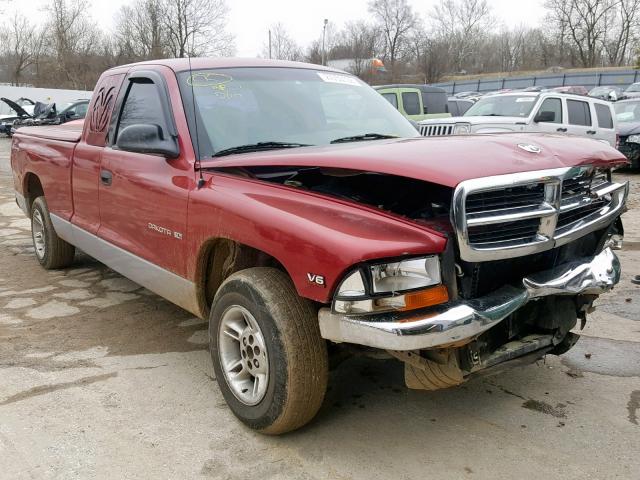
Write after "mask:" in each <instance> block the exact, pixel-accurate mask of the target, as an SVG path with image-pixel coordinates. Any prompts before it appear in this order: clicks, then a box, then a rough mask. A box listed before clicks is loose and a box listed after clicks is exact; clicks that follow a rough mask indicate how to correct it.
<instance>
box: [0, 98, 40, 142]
mask: <svg viewBox="0 0 640 480" xmlns="http://www.w3.org/2000/svg"><path fill="white" fill-rule="evenodd" d="M0 100H1V101H2V102H3V103H4V105H5V106H6V107H5V108H6V109H7V110H6V111H4V112H3V113H2V114H1V115H0V133H4V134H5V135H11V127H12V126H13V124H14V122H15V121H16V120H22V119H24V118H31V117H32V116H33V109H34V107H35V102H34V101H33V100H30V99H28V98H19V99H18V100H16V101H13V100H9V99H8V98H0Z"/></svg>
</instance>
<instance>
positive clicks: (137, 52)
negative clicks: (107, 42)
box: [115, 0, 167, 60]
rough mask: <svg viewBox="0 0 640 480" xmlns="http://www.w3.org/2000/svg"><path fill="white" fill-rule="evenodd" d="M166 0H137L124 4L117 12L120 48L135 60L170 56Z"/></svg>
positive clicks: (122, 53) (116, 29)
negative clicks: (167, 49)
mask: <svg viewBox="0 0 640 480" xmlns="http://www.w3.org/2000/svg"><path fill="white" fill-rule="evenodd" d="M163 20H164V18H163V9H162V0H137V1H136V2H135V3H133V4H132V5H123V6H122V7H121V8H120V10H119V11H118V13H117V14H116V21H115V24H116V25H115V33H116V35H115V36H116V40H117V44H116V48H117V49H118V50H119V52H120V53H121V55H123V56H125V57H127V58H130V59H131V60H151V59H155V58H163V57H165V56H166V54H167V52H166V47H165V44H166V40H167V39H166V35H165V34H164V31H163V23H162V22H163Z"/></svg>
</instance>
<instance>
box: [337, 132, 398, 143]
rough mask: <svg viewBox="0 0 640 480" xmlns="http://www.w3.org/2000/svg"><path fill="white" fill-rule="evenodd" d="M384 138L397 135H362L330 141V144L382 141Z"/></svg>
mask: <svg viewBox="0 0 640 480" xmlns="http://www.w3.org/2000/svg"><path fill="white" fill-rule="evenodd" d="M384 138H398V137H397V135H384V134H382V133H364V134H362V135H353V136H351V137H342V138H336V139H335V140H331V143H347V142H364V141H367V140H382V139H384Z"/></svg>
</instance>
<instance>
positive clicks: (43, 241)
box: [31, 197, 76, 270]
mask: <svg viewBox="0 0 640 480" xmlns="http://www.w3.org/2000/svg"><path fill="white" fill-rule="evenodd" d="M31 237H32V238H33V248H34V250H35V254H36V258H37V259H38V262H40V265H42V266H43V267H44V268H45V269H47V270H53V269H56V268H65V267H68V266H69V265H71V264H72V263H73V258H74V256H75V253H76V249H75V247H74V246H73V245H71V244H70V243H67V242H65V241H64V240H62V239H61V238H60V237H58V234H57V233H56V231H55V229H54V228H53V224H52V223H51V217H50V215H49V208H48V207H47V202H46V200H45V199H44V197H38V198H36V199H35V200H34V201H33V205H32V206H31Z"/></svg>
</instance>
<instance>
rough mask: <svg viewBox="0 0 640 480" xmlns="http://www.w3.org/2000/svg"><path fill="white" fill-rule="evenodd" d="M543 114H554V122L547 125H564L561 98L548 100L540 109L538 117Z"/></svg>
mask: <svg viewBox="0 0 640 480" xmlns="http://www.w3.org/2000/svg"><path fill="white" fill-rule="evenodd" d="M542 112H552V113H553V115H554V116H553V121H550V122H547V123H562V101H561V100H560V99H559V98H547V99H546V100H545V101H544V102H542V105H540V108H539V109H538V115H540V114H541V113H542Z"/></svg>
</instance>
